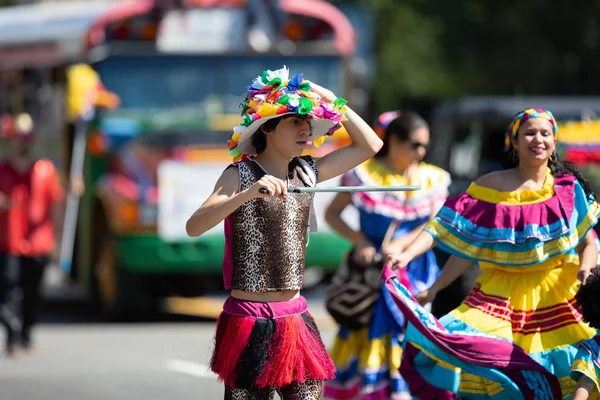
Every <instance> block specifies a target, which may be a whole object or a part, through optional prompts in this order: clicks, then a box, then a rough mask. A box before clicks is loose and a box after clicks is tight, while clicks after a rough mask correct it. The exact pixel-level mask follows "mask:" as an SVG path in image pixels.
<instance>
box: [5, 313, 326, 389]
mask: <svg viewBox="0 0 600 400" xmlns="http://www.w3.org/2000/svg"><path fill="white" fill-rule="evenodd" d="M314 305H315V306H316V307H315V308H316V309H317V312H316V314H318V315H319V313H320V310H322V306H321V308H319V304H318V303H317V302H315V304H314ZM323 318H324V317H323V316H322V315H321V316H319V317H318V319H323ZM323 325H324V326H323V327H322V330H323V338H324V340H325V343H326V344H328V345H329V344H330V343H331V341H332V340H333V335H334V329H333V326H332V325H331V324H327V323H324V324H323ZM213 329H214V322H213V321H210V320H209V321H206V320H205V321H194V322H190V321H189V319H188V321H181V320H180V319H176V318H173V317H169V316H163V317H161V318H160V321H158V322H153V323H140V324H103V323H96V322H89V321H86V318H84V316H83V317H82V316H81V315H75V316H73V315H69V314H66V315H65V314H64V313H63V314H61V315H46V316H45V322H44V323H42V324H41V325H40V326H39V327H38V329H37V331H36V334H37V336H36V339H37V344H38V350H37V352H36V353H35V354H33V355H29V356H22V357H20V358H19V359H17V360H8V359H5V358H4V357H0V400H71V399H73V400H75V399H76V400H171V399H178V400H188V399H189V400H192V399H193V400H199V399H202V400H203V399H221V398H222V396H223V395H222V388H221V385H220V384H219V383H218V382H217V381H216V379H215V377H214V376H213V375H212V374H211V373H209V371H208V368H207V367H206V365H207V363H208V360H209V354H210V348H211V343H212V338H213ZM0 339H2V340H3V337H2V334H0ZM2 343H3V342H2Z"/></svg>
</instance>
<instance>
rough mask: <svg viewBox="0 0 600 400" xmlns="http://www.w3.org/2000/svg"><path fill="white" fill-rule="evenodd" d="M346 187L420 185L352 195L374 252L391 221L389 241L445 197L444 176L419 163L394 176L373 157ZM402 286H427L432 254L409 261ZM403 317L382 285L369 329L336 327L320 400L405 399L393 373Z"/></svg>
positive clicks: (433, 273)
mask: <svg viewBox="0 0 600 400" xmlns="http://www.w3.org/2000/svg"><path fill="white" fill-rule="evenodd" d="M342 184H343V185H347V186H373V185H383V186H390V185H420V186H421V187H422V189H421V190H419V191H415V192H390V193H381V192H378V193H368V192H363V193H356V194H353V195H352V203H353V205H354V206H355V207H356V208H357V209H358V210H359V214H360V226H361V230H362V232H363V234H364V235H365V236H366V237H367V238H368V239H369V240H370V241H371V242H372V243H373V244H374V245H375V246H376V247H377V249H379V248H380V246H381V243H382V241H383V238H384V236H385V233H386V231H387V228H388V226H389V225H390V223H391V222H392V220H393V219H397V220H399V221H401V223H400V224H399V226H398V228H397V230H396V232H395V233H394V236H393V237H394V239H396V238H399V237H402V236H403V235H406V234H407V233H409V232H411V231H412V230H414V229H415V228H417V227H418V226H420V225H423V224H425V223H427V222H428V221H429V220H430V217H431V215H432V214H433V213H434V212H435V210H437V209H439V208H440V207H441V206H442V205H443V203H444V201H445V200H446V198H447V196H448V186H449V185H450V175H449V174H448V173H447V172H446V171H444V170H442V169H440V168H438V167H435V166H433V165H429V164H426V163H421V164H420V165H419V166H418V168H417V169H416V170H415V172H414V173H413V174H412V176H411V177H410V178H405V177H404V176H401V175H398V174H394V173H392V172H390V171H389V170H388V169H386V168H385V167H384V166H383V165H382V164H381V162H379V161H378V160H377V159H372V160H369V161H367V162H365V163H363V164H361V165H360V166H358V167H357V168H355V169H354V170H352V171H350V172H348V173H346V174H345V175H344V176H343V177H342ZM406 272H407V274H406V275H405V277H406V278H407V280H405V282H406V283H407V285H408V286H411V290H412V291H413V292H420V291H421V290H423V289H425V288H427V287H429V286H430V285H431V284H432V283H433V282H434V281H435V279H436V277H437V275H438V273H439V268H438V265H437V262H436V260H435V256H434V254H433V252H432V251H429V252H427V253H425V254H423V255H422V256H421V257H419V258H417V259H415V260H414V261H413V262H411V263H410V264H409V266H408V268H407V271H406ZM403 325H404V317H403V315H402V313H401V312H400V310H399V309H398V307H397V306H396V305H395V304H394V302H393V300H392V298H391V296H390V294H389V292H388V291H387V289H386V288H385V287H384V286H383V287H382V296H380V298H379V301H378V302H377V304H376V309H375V311H374V315H373V317H372V319H371V322H370V325H369V326H368V327H366V328H363V329H358V330H350V329H346V328H341V329H340V331H339V333H338V335H337V337H336V339H335V342H334V345H333V347H332V349H331V352H330V354H331V357H332V359H333V361H334V363H335V364H336V369H337V372H336V378H335V379H334V380H332V381H329V382H327V383H326V385H325V398H327V399H336V400H345V399H361V400H376V399H389V398H392V399H402V398H410V396H409V394H408V388H407V385H406V382H405V381H404V379H402V377H401V376H400V373H399V372H398V369H399V367H400V359H401V357H402V347H401V346H402V336H403V328H402V326H403Z"/></svg>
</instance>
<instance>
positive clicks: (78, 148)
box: [58, 119, 87, 273]
mask: <svg viewBox="0 0 600 400" xmlns="http://www.w3.org/2000/svg"><path fill="white" fill-rule="evenodd" d="M86 133H87V122H86V121H85V120H83V119H80V120H78V121H77V123H76V125H75V140H74V143H73V155H72V158H71V173H70V177H72V176H75V175H76V174H78V175H82V174H83V167H84V161H85V151H86V150H85V149H86V145H87V143H86ZM78 213H79V196H77V195H76V194H75V193H73V192H69V194H68V196H67V204H66V207H65V219H64V222H63V236H62V241H61V247H60V258H59V262H58V264H59V265H60V267H61V268H62V270H63V271H64V272H65V273H69V272H70V271H71V263H72V261H73V245H74V243H75V231H76V230H77V215H78Z"/></svg>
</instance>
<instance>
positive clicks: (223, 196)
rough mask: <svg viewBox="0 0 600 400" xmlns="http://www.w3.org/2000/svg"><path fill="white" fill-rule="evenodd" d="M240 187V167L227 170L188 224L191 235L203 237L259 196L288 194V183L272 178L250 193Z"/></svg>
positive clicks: (266, 176) (186, 226)
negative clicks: (264, 191)
mask: <svg viewBox="0 0 600 400" xmlns="http://www.w3.org/2000/svg"><path fill="white" fill-rule="evenodd" d="M238 188H239V177H238V170H237V168H228V169H226V170H225V171H224V172H223V174H222V175H221V177H220V178H219V180H218V181H217V183H216V184H215V189H214V191H213V193H212V194H211V195H210V197H209V198H208V199H207V200H206V201H205V202H204V204H202V205H201V206H200V208H198V210H196V212H195V213H194V214H192V216H191V217H190V218H189V219H188V221H187V223H186V224H185V230H186V232H187V234H188V236H194V237H195V236H200V235H202V234H203V233H205V232H206V231H208V230H210V229H211V228H214V227H215V226H216V225H217V224H218V223H219V222H221V221H223V220H224V219H225V218H227V217H228V216H229V214H231V213H232V212H234V211H235V210H237V209H238V208H239V207H240V206H241V205H242V204H244V203H245V202H247V201H248V200H251V199H254V198H257V197H261V198H266V197H285V195H286V194H287V186H286V184H285V183H284V182H283V181H282V180H281V179H277V178H275V177H274V176H271V175H265V176H263V177H262V178H261V179H260V180H259V181H258V182H256V183H255V184H254V185H252V186H251V187H250V188H248V189H246V190H242V191H239V190H238ZM263 188H264V189H266V190H267V192H268V193H266V194H263V193H260V189H263Z"/></svg>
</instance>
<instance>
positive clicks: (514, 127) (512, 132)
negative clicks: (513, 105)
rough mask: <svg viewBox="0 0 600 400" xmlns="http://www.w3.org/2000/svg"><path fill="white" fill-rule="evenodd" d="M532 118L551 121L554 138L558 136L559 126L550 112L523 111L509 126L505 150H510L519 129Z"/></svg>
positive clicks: (505, 138)
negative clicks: (511, 142) (512, 140)
mask: <svg viewBox="0 0 600 400" xmlns="http://www.w3.org/2000/svg"><path fill="white" fill-rule="evenodd" d="M531 118H542V119H545V120H546V121H549V122H550V124H552V132H553V133H554V136H556V135H557V134H558V124H557V123H556V119H555V118H554V115H552V113H551V112H550V111H548V110H544V109H542V108H528V109H527V110H523V111H521V112H519V113H517V115H515V117H514V118H513V120H512V121H511V123H510V125H509V126H508V130H507V131H506V134H505V136H504V149H505V150H506V151H508V150H509V149H510V141H511V139H513V138H516V137H517V132H519V128H520V127H521V126H523V124H524V123H525V122H526V121H527V120H528V119H531Z"/></svg>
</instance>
